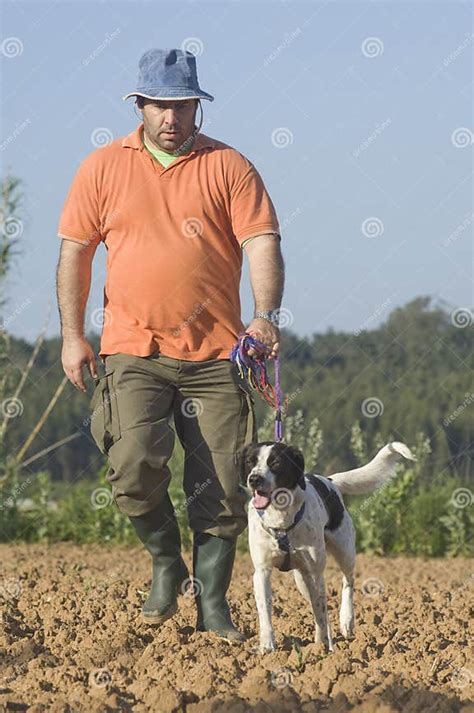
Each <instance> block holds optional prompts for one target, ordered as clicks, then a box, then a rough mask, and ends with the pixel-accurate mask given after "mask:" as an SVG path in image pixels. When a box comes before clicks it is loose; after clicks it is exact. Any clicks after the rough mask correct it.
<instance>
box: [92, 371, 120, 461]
mask: <svg viewBox="0 0 474 713" xmlns="http://www.w3.org/2000/svg"><path fill="white" fill-rule="evenodd" d="M90 408H91V411H92V413H91V426H90V429H91V435H92V438H93V439H94V441H95V442H96V444H97V447H98V448H99V450H100V451H101V452H102V453H104V454H105V455H107V453H108V452H109V449H110V448H111V446H113V444H114V443H116V442H117V441H118V440H119V438H120V437H121V435H122V434H121V431H120V417H119V411H118V404H117V392H116V388H115V387H114V372H113V370H112V371H108V372H107V373H105V374H104V375H103V376H100V377H99V378H98V379H96V383H95V386H94V393H93V394H92V398H91V403H90Z"/></svg>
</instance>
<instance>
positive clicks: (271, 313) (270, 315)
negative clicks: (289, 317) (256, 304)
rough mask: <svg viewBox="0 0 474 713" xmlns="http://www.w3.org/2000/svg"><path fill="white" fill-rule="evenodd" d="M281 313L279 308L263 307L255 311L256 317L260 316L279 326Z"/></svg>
mask: <svg viewBox="0 0 474 713" xmlns="http://www.w3.org/2000/svg"><path fill="white" fill-rule="evenodd" d="M279 315H280V310H279V309H262V310H259V311H258V312H255V314H254V318H255V319H257V317H260V318H261V319H267V320H268V321H269V322H271V323H272V324H274V325H275V326H276V327H278V317H279Z"/></svg>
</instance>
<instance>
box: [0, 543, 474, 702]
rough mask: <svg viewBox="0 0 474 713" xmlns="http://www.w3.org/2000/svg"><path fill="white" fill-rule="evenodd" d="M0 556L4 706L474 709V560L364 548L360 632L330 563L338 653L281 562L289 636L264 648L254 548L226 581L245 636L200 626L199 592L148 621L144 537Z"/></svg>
mask: <svg viewBox="0 0 474 713" xmlns="http://www.w3.org/2000/svg"><path fill="white" fill-rule="evenodd" d="M185 560H186V562H187V564H188V565H190V556H189V553H185ZM0 562H1V564H0V602H1V611H2V626H1V630H0V710H2V711H22V710H28V711H53V712H54V711H58V712H59V711H67V712H72V711H74V712H76V711H134V712H136V713H142V712H144V711H155V712H158V713H161V712H163V713H171V712H173V711H182V712H186V713H208V712H210V711H213V712H217V711H218V712H219V713H224V712H225V713H245V711H261V712H262V713H266V712H267V711H287V712H290V711H291V712H293V711H305V712H306V713H316V712H319V711H325V712H327V713H345V712H346V711H354V712H357V713H392V712H393V713H394V712H395V711H404V712H405V711H406V712H407V713H422V712H423V713H441V712H444V711H453V712H455V713H460V712H462V713H474V706H473V705H472V703H471V702H470V701H471V700H472V693H473V682H474V658H473V647H472V631H471V632H469V619H470V617H472V607H471V611H470V609H469V603H470V602H472V585H473V584H474V567H473V564H472V561H468V560H462V559H455V560H421V559H407V558H403V557H397V558H390V559H383V558H377V557H368V556H362V555H361V556H359V558H358V563H357V590H356V594H355V607H356V633H355V638H354V639H353V640H351V641H345V640H343V639H342V638H341V637H340V635H339V633H338V629H337V613H338V605H339V595H340V592H339V589H340V576H339V573H338V571H337V569H336V567H335V565H334V564H333V563H332V562H331V561H330V563H329V566H328V570H327V586H328V597H329V609H330V616H331V623H332V628H333V634H334V636H335V652H334V653H333V654H330V655H323V654H322V653H321V651H319V650H318V649H317V648H316V647H315V645H314V644H313V643H312V636H313V622H312V616H311V612H310V610H309V607H308V604H307V603H306V602H305V600H304V599H303V598H302V597H301V595H300V594H299V593H298V591H297V590H296V587H295V585H294V582H293V577H292V574H291V573H284V572H279V571H277V570H275V571H274V574H273V590H274V624H275V630H276V635H277V644H278V647H279V648H278V651H276V652H275V653H271V654H266V655H264V656H260V655H259V654H258V652H257V649H256V646H257V643H258V638H257V632H258V627H257V616H256V610H255V605H254V600H253V594H252V568H251V564H250V559H249V557H248V555H242V554H239V555H238V556H237V560H236V564H235V568H234V577H233V581H232V585H231V589H230V592H229V601H230V605H231V609H232V613H233V616H234V620H235V623H236V624H238V626H239V627H240V628H241V629H242V630H243V631H245V633H246V635H247V636H248V639H247V641H245V642H244V643H228V642H225V641H222V640H219V639H217V638H216V637H215V636H213V635H212V634H206V633H197V632H195V631H194V623H195V607H194V602H193V600H192V597H191V596H182V597H180V599H179V611H178V613H177V614H176V615H175V617H174V618H173V619H171V620H169V621H168V622H166V623H165V624H164V625H163V626H162V627H161V628H158V629H157V628H152V627H149V626H147V625H146V624H144V623H142V622H141V620H140V606H141V602H142V600H143V596H144V595H143V592H144V590H146V588H147V586H148V585H149V582H150V563H149V558H148V555H147V553H146V552H145V551H144V550H141V549H139V548H136V549H132V548H116V547H114V548H107V547H100V546H88V547H79V546H75V545H70V544H67V543H64V544H59V545H50V546H39V545H34V546H27V545H12V546H9V545H2V546H0Z"/></svg>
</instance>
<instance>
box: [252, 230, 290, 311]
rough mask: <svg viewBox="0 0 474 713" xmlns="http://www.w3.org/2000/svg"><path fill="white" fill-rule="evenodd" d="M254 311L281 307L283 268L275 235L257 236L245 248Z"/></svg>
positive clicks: (283, 279)
mask: <svg viewBox="0 0 474 713" xmlns="http://www.w3.org/2000/svg"><path fill="white" fill-rule="evenodd" d="M246 252H247V255H248V258H249V268H250V282H251V285H252V291H253V296H254V300H255V310H256V311H260V310H271V309H278V308H279V307H280V306H281V300H282V297H283V288H284V281H285V266H284V262H283V256H282V254H281V250H280V243H279V240H278V238H277V237H276V236H275V235H259V236H258V237H257V238H255V239H253V240H252V241H251V242H250V243H248V246H247V248H246Z"/></svg>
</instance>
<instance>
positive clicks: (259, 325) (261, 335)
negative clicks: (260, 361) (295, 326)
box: [245, 317, 280, 359]
mask: <svg viewBox="0 0 474 713" xmlns="http://www.w3.org/2000/svg"><path fill="white" fill-rule="evenodd" d="M245 331H246V332H247V334H250V335H251V336H252V337H254V338H255V339H258V340H259V342H263V344H265V346H266V347H267V350H266V352H265V355H266V357H267V359H274V358H275V357H276V356H277V355H278V352H279V350H280V330H279V329H278V327H277V326H276V325H274V324H273V322H270V321H269V320H268V319H263V318H262V317H256V318H255V319H253V320H252V321H251V322H250V324H249V326H248V327H247V328H246V330H245ZM257 353H258V354H260V353H261V352H256V351H255V349H252V348H250V349H249V350H248V355H249V356H254V355H255V354H257Z"/></svg>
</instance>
